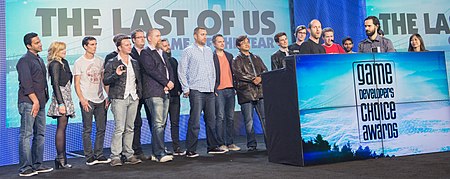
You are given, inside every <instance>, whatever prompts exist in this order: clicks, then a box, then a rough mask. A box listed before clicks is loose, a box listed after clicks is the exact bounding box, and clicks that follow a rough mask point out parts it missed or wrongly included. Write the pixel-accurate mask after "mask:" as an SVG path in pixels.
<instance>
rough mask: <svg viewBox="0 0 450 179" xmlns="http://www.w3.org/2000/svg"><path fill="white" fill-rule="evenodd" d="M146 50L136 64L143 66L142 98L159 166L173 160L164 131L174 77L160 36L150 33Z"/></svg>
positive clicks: (155, 32) (148, 33) (154, 30)
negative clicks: (165, 140) (148, 113)
mask: <svg viewBox="0 0 450 179" xmlns="http://www.w3.org/2000/svg"><path fill="white" fill-rule="evenodd" d="M147 41H148V46H147V47H146V48H145V49H144V50H143V51H142V52H141V56H140V58H139V61H140V63H141V65H142V71H143V73H142V87H143V94H142V98H143V99H144V100H145V103H146V104H147V106H148V108H149V109H150V112H151V117H150V121H151V122H150V123H151V131H152V150H153V155H155V157H156V160H157V161H158V162H168V161H172V160H173V156H171V155H167V153H166V152H165V150H164V149H165V147H164V129H165V127H166V121H167V113H168V110H169V102H170V101H169V98H170V94H169V90H171V89H173V87H174V83H173V81H174V80H173V79H174V77H173V76H174V74H173V71H172V67H171V65H170V63H169V61H168V57H167V54H165V53H164V52H163V50H162V49H161V32H160V31H159V30H158V29H149V30H148V32H147Z"/></svg>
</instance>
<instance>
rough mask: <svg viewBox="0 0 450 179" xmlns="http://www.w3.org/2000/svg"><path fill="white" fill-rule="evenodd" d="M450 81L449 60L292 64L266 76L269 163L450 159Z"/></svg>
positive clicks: (332, 58)
mask: <svg viewBox="0 0 450 179" xmlns="http://www.w3.org/2000/svg"><path fill="white" fill-rule="evenodd" d="M449 74H450V73H449V72H447V70H446V61H445V55H444V52H418V53H406V52H405V53H368V54H320V55H319V54H318V55H297V56H289V57H286V68H283V69H278V70H273V71H270V72H267V73H264V74H263V75H262V79H263V93H264V101H265V106H264V107H265V112H266V140H267V141H266V143H267V150H268V155H269V161H270V162H274V163H282V164H289V165H297V166H308V165H316V164H326V163H335V162H343V161H352V160H361V159H370V158H380V157H395V156H405V155H415V154H423V153H432V152H445V151H449V150H450V101H449V80H448V77H449Z"/></svg>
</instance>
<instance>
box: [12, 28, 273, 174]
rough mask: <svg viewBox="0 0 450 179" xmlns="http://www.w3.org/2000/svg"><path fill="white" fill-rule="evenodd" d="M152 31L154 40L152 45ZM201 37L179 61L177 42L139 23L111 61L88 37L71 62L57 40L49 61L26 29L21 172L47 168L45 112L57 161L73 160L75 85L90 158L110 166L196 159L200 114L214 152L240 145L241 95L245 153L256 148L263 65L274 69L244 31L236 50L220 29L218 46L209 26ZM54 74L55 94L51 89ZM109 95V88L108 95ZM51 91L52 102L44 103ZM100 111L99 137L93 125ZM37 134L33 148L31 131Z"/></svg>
mask: <svg viewBox="0 0 450 179" xmlns="http://www.w3.org/2000/svg"><path fill="white" fill-rule="evenodd" d="M145 39H146V40H147V42H148V45H147V46H146V45H145ZM194 39H195V43H193V44H192V45H190V46H189V47H187V48H186V49H184V51H183V54H182V57H181V60H180V61H179V62H178V61H177V60H176V59H175V58H173V57H172V56H171V49H170V44H169V42H168V40H167V39H161V33H160V31H159V30H158V29H149V30H148V31H147V33H145V32H144V31H143V30H141V29H136V30H134V31H133V32H131V35H130V36H128V35H125V34H117V35H115V36H114V38H113V42H114V44H115V45H116V47H117V48H116V50H114V51H113V52H111V53H110V54H108V55H107V56H106V58H105V60H102V59H101V58H100V57H98V56H97V55H95V53H96V49H97V40H96V39H95V38H94V37H84V38H83V40H82V43H81V45H82V47H83V48H84V50H85V53H84V54H83V55H82V56H81V57H79V58H78V59H77V60H76V61H75V63H74V65H73V69H72V70H71V69H70V65H69V63H68V61H67V60H66V44H65V43H64V42H53V43H51V45H50V47H49V48H48V56H47V59H48V62H47V67H46V65H45V64H44V61H43V60H42V59H41V57H40V56H39V54H38V53H39V52H41V51H42V43H41V41H40V39H39V36H38V34H36V33H28V34H26V35H25V36H24V44H25V46H26V48H27V50H28V51H27V53H26V54H25V55H24V56H22V57H21V58H20V60H19V61H18V63H17V66H16V68H17V71H18V74H19V86H20V87H19V94H18V95H19V101H18V104H19V112H20V114H21V127H20V129H21V130H20V137H19V138H20V144H19V145H20V147H19V148H20V169H19V175H20V176H32V175H36V174H38V173H42V172H50V171H52V170H53V168H51V167H48V166H45V165H43V158H42V157H43V146H44V145H43V143H44V133H45V118H46V115H47V116H49V117H52V118H55V119H57V129H56V136H55V146H56V151H57V156H56V158H55V161H54V162H55V168H56V169H60V168H71V167H72V165H70V164H69V163H68V162H67V157H66V151H65V150H66V127H67V123H68V120H69V118H73V117H75V107H74V103H73V100H72V97H71V94H72V84H73V87H74V89H75V92H76V94H77V97H78V100H79V105H80V109H81V118H82V123H83V134H82V139H83V148H84V155H85V158H86V165H95V164H99V163H100V164H101V163H105V164H106V163H109V164H110V165H111V166H120V165H122V164H124V163H125V164H138V163H141V162H142V160H154V161H156V162H168V161H172V160H173V158H174V157H173V156H174V155H186V157H189V158H194V157H198V156H199V154H198V153H196V150H197V144H198V135H199V131H200V117H201V114H202V112H203V118H204V121H205V125H206V135H207V136H206V141H207V152H208V154H223V153H226V152H228V151H230V150H231V151H238V150H240V147H238V146H237V145H236V144H235V143H234V141H233V134H234V126H233V125H234V121H233V116H234V106H235V95H236V94H237V96H238V103H239V104H240V105H241V107H242V113H243V115H244V123H245V129H246V132H247V139H248V141H247V148H248V151H255V150H256V147H257V142H256V138H255V132H254V128H253V110H256V112H257V115H258V116H259V119H260V120H261V124H262V128H263V129H264V126H265V125H264V107H263V106H264V102H263V97H262V86H261V85H262V84H261V81H262V79H261V76H260V75H261V73H263V72H266V71H267V68H266V66H265V65H264V63H263V61H262V60H261V58H260V57H259V56H257V55H254V54H252V53H251V52H250V44H249V39H248V38H247V36H239V37H238V38H237V40H236V46H237V47H238V48H239V49H240V53H239V54H238V56H236V57H235V58H233V55H232V54H231V53H229V52H227V51H225V50H224V47H225V41H224V37H223V36H222V35H221V34H216V35H214V36H213V43H214V47H215V49H214V50H212V49H211V48H210V47H208V46H206V39H207V32H206V29H205V28H203V27H197V28H195V29H194ZM47 72H48V77H49V79H50V84H51V88H52V89H53V93H51V94H50V95H49V93H48V91H49V90H48V87H47ZM105 94H107V95H105ZM181 95H182V96H183V97H186V98H189V102H190V113H189V116H190V118H189V121H188V131H187V139H186V151H184V150H183V149H182V148H181V146H180V144H179V129H178V128H179V118H180V96H181ZM50 96H51V104H50V107H49V109H48V111H47V113H46V114H45V111H46V110H45V105H46V103H47V101H48V99H49V98H50ZM142 107H144V109H145V111H146V113H147V119H148V121H149V126H150V130H151V132H152V154H151V155H150V156H149V157H147V156H146V155H145V154H144V153H143V151H142V147H141V143H140V140H141V136H140V135H141V127H142V122H143V121H142V119H141V114H140V111H141V108H142ZM109 108H110V109H111V111H112V113H113V117H114V123H115V128H114V132H113V136H112V139H111V155H110V156H109V157H106V156H104V154H103V143H104V137H105V130H106V118H107V116H106V115H107V110H108V109H109ZM169 114H170V122H171V129H170V130H171V134H172V141H173V152H172V151H169V150H168V149H167V147H166V146H165V144H164V131H165V128H166V122H167V117H168V115H169ZM93 119H95V126H96V127H95V128H96V134H95V136H96V137H95V143H94V148H92V141H91V133H92V124H93ZM31 138H33V142H32V147H31V150H30V143H29V142H27V141H30V139H31Z"/></svg>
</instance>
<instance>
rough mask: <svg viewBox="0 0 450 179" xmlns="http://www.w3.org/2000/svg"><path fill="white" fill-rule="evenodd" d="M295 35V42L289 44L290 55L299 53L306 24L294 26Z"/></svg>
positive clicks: (303, 40)
mask: <svg viewBox="0 0 450 179" xmlns="http://www.w3.org/2000/svg"><path fill="white" fill-rule="evenodd" d="M295 37H296V39H297V40H296V42H294V43H293V44H291V45H289V47H288V48H289V51H290V52H291V55H295V54H299V53H300V46H301V45H302V43H303V42H305V38H306V26H304V25H299V26H298V27H297V28H295Z"/></svg>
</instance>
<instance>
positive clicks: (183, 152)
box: [173, 147, 186, 156]
mask: <svg viewBox="0 0 450 179" xmlns="http://www.w3.org/2000/svg"><path fill="white" fill-rule="evenodd" d="M173 155H176V156H181V155H186V151H183V150H181V148H179V147H178V148H177V149H175V150H174V151H173Z"/></svg>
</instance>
